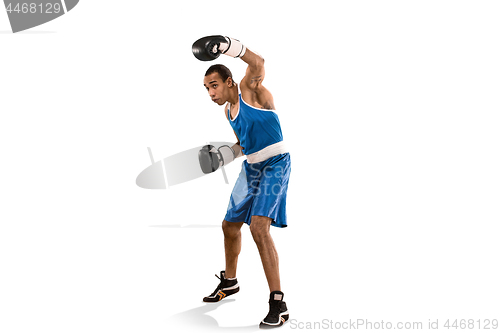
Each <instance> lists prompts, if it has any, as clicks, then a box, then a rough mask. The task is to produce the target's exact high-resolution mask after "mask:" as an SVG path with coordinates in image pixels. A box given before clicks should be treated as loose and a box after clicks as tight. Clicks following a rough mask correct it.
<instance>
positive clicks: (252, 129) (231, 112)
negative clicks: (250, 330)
mask: <svg viewBox="0 0 500 333" xmlns="http://www.w3.org/2000/svg"><path fill="white" fill-rule="evenodd" d="M193 53H194V55H195V56H196V57H197V58H198V59H199V60H203V61H208V60H213V59H216V58H217V57H218V56H219V55H220V54H225V55H229V56H232V57H235V58H240V59H241V60H243V61H244V62H245V63H247V64H248V67H247V70H246V75H245V77H244V78H243V79H242V80H241V82H240V84H239V85H238V84H237V83H236V82H234V80H233V77H232V74H231V71H230V70H229V69H228V68H227V67H226V66H223V65H213V66H211V67H210V68H209V69H208V70H207V72H206V73H205V77H204V80H203V84H204V86H205V88H206V89H207V91H208V94H209V95H210V98H211V99H212V101H213V102H215V103H217V104H218V105H221V106H222V105H224V104H226V106H225V107H224V114H225V116H226V118H227V121H228V122H229V124H230V125H231V127H232V128H233V130H234V132H235V135H236V138H237V139H238V142H237V143H236V144H235V145H233V146H232V147H229V146H222V147H219V148H218V149H216V148H215V147H213V146H210V145H207V146H205V147H203V148H202V149H201V150H200V154H199V157H200V165H201V168H202V170H203V171H204V172H206V173H208V172H213V171H215V170H216V169H217V168H218V167H219V166H222V165H226V164H227V163H229V162H231V161H233V160H234V159H235V158H237V157H240V156H242V155H243V154H244V155H246V157H247V158H246V160H245V161H244V162H243V164H242V170H241V173H240V176H239V178H238V180H237V181H236V184H235V186H234V189H233V192H232V194H231V198H230V202H229V207H228V210H227V213H226V216H225V218H224V220H223V222H222V230H223V232H224V248H225V259H226V268H225V271H222V272H221V277H220V278H219V279H220V280H221V282H220V284H219V285H218V286H217V288H216V289H215V291H214V292H213V293H212V294H211V295H210V296H207V297H205V298H204V299H203V301H204V302H218V301H220V300H222V299H223V298H224V297H226V296H229V295H232V294H235V293H237V292H238V291H239V285H238V281H237V280H236V266H237V261H238V255H239V253H240V250H241V231H240V229H241V226H242V225H243V223H246V224H248V225H249V226H250V232H251V234H252V237H253V239H254V241H255V243H256V244H257V248H258V250H259V254H260V257H261V260H262V265H263V267H264V272H265V275H266V278H267V282H268V285H269V289H270V292H271V294H270V298H269V313H268V315H267V316H266V317H265V318H264V319H263V320H262V322H261V323H260V327H261V328H274V327H279V326H281V325H283V324H284V323H285V322H286V321H287V320H288V318H289V315H288V310H287V307H286V304H285V302H284V301H283V296H284V294H283V292H282V291H281V285H280V276H279V265H278V253H277V251H276V248H275V245H274V242H273V239H272V237H271V235H270V233H269V231H270V226H271V225H272V226H275V227H279V228H283V227H286V226H287V222H286V193H287V188H288V179H289V175H290V165H291V164H290V163H291V162H290V154H289V153H288V151H287V150H286V147H285V145H284V142H283V135H282V133H281V126H280V122H279V119H278V116H277V114H276V113H275V112H274V110H275V108H274V100H273V96H272V95H271V93H270V92H269V90H267V89H266V88H265V87H264V86H263V85H262V81H263V80H264V75H265V71H264V59H263V58H262V57H261V56H259V55H257V54H256V53H254V52H252V51H250V50H249V49H247V48H246V47H245V46H244V45H243V44H241V43H240V42H239V41H237V40H235V39H232V38H228V37H223V36H209V37H204V38H201V39H200V40H198V41H196V42H195V43H194V44H193Z"/></svg>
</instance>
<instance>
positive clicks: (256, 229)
mask: <svg viewBox="0 0 500 333" xmlns="http://www.w3.org/2000/svg"><path fill="white" fill-rule="evenodd" d="M270 225H271V219H270V218H269V217H266V216H252V220H251V222H250V232H251V233H252V237H253V239H254V240H255V241H256V242H257V241H260V240H262V239H264V238H265V237H267V236H269V227H270Z"/></svg>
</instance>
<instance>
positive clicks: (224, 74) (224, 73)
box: [205, 64, 233, 82]
mask: <svg viewBox="0 0 500 333" xmlns="http://www.w3.org/2000/svg"><path fill="white" fill-rule="evenodd" d="M212 73H218V74H219V75H220V77H221V78H222V82H226V80H227V78H229V77H230V78H231V79H232V80H233V74H232V73H231V71H230V70H229V68H227V67H226V66H224V65H220V64H218V65H212V66H210V68H209V69H207V72H206V73H205V76H208V75H210V74H212Z"/></svg>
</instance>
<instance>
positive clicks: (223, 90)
mask: <svg viewBox="0 0 500 333" xmlns="http://www.w3.org/2000/svg"><path fill="white" fill-rule="evenodd" d="M229 80H231V78H228V79H227V80H226V82H223V81H222V78H221V77H220V75H219V73H212V74H209V75H207V76H205V78H204V79H203V85H204V86H205V88H206V89H207V91H208V95H210V99H212V102H214V103H217V104H218V105H224V103H226V102H227V97H228V96H227V94H228V91H229V87H228V84H229V83H230V82H229Z"/></svg>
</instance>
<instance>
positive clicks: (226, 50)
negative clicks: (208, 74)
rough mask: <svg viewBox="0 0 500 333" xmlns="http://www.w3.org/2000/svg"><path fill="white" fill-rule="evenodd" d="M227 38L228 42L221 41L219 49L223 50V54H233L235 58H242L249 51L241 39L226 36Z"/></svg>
mask: <svg viewBox="0 0 500 333" xmlns="http://www.w3.org/2000/svg"><path fill="white" fill-rule="evenodd" d="M225 38H226V40H227V44H226V43H220V47H219V49H220V50H221V51H222V54H225V55H228V56H231V57H233V58H241V57H243V55H244V54H245V52H246V51H247V48H246V47H245V45H243V44H241V43H240V41H239V40H237V39H234V38H229V37H225Z"/></svg>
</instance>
